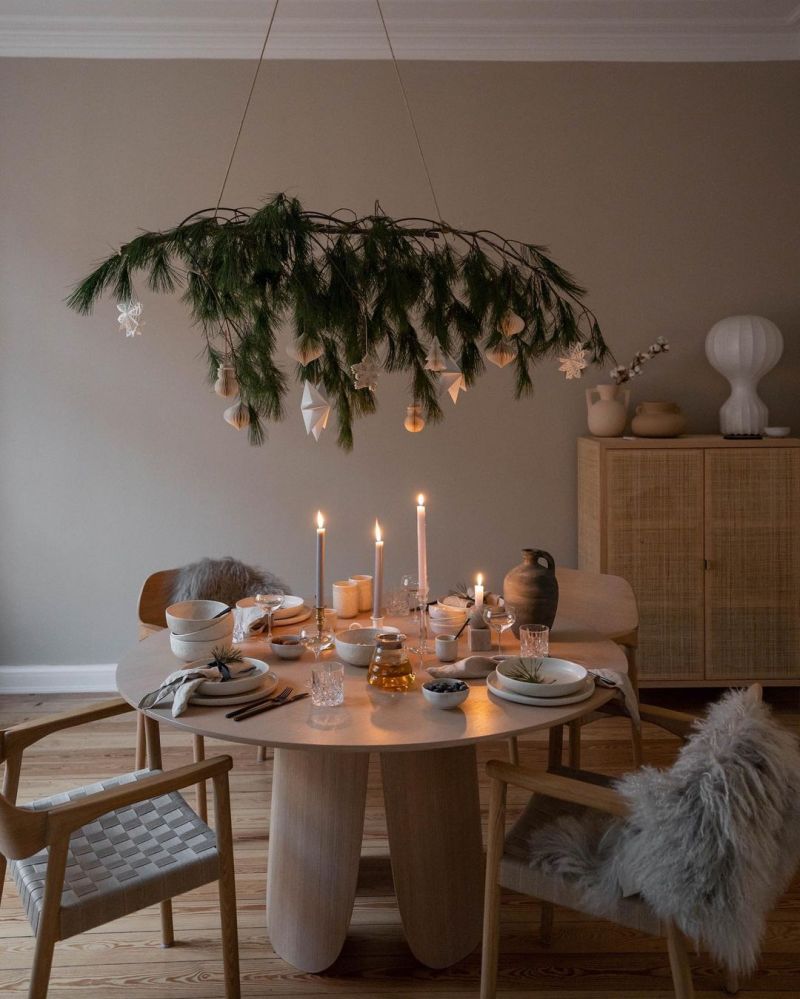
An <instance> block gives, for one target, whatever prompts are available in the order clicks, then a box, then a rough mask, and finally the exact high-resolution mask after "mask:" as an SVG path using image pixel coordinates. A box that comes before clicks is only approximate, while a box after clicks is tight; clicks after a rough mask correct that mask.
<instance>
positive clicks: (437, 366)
mask: <svg viewBox="0 0 800 999" xmlns="http://www.w3.org/2000/svg"><path fill="white" fill-rule="evenodd" d="M446 368H447V358H446V357H445V353H444V351H443V350H442V345H441V344H440V343H439V338H438V337H434V338H433V340H432V342H431V347H430V350H429V351H428V356H427V357H426V358H425V370H426V371H444V370H445V369H446Z"/></svg>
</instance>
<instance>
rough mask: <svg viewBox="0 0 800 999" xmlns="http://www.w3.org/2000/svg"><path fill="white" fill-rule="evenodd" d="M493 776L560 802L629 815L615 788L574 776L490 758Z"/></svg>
mask: <svg viewBox="0 0 800 999" xmlns="http://www.w3.org/2000/svg"><path fill="white" fill-rule="evenodd" d="M486 770H487V773H488V774H489V776H490V777H492V778H494V779H495V780H499V781H501V782H502V783H504V784H513V785H514V786H515V787H522V788H524V789H525V790H526V791H531V792H532V793H535V794H546V795H548V796H549V797H551V798H558V800H559V801H569V802H572V804H575V805H585V806H586V807H587V808H595V809H597V810H598V811H601V812H607V813H608V814H609V815H620V816H622V815H627V814H628V811H629V809H628V804H627V802H626V801H625V799H624V798H623V797H622V796H621V795H620V794H619V793H618V792H617V791H615V790H614V788H613V787H600V786H599V785H597V784H588V783H585V782H584V781H581V780H575V778H573V777H562V776H560V775H558V774H551V773H542V772H541V771H539V770H531V769H530V768H529V767H519V766H515V765H514V764H513V763H506V762H505V761H504V760H490V761H489V762H488V763H487V764H486Z"/></svg>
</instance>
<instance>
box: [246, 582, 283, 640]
mask: <svg viewBox="0 0 800 999" xmlns="http://www.w3.org/2000/svg"><path fill="white" fill-rule="evenodd" d="M254 599H255V602H256V606H258V607H261V608H262V609H263V610H265V611H266V612H267V620H268V622H269V630H268V631H267V635H266V641H267V642H271V641H272V615H273V614H274V613H275V611H276V610H277V609H278V608H279V607H282V606H283V602H284V600H285V599H286V596H285V594H283V593H281V592H280V590H265V591H264V592H263V593H256V595H255V597H254Z"/></svg>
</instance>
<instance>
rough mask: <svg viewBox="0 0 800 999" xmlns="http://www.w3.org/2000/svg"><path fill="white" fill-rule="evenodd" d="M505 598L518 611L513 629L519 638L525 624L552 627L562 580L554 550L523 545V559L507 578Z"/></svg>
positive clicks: (504, 584)
mask: <svg viewBox="0 0 800 999" xmlns="http://www.w3.org/2000/svg"><path fill="white" fill-rule="evenodd" d="M503 599H504V600H505V602H506V605H507V606H508V607H511V608H512V610H513V611H514V613H515V614H516V617H517V619H516V621H515V622H514V626H513V631H514V634H515V635H516V636H517V638H519V629H520V625H523V624H546V625H547V627H548V628H552V627H553V621H555V619H556V611H557V610H558V580H557V579H556V562H555V559H554V558H553V556H552V555H551V554H550V552H545V551H542V550H541V549H539V548H523V549H522V562H521V563H520V564H519V565H517V566H514V568H513V569H512V570H511V571H510V572H509V573H508V574H507V575H506V578H505V579H504V580H503Z"/></svg>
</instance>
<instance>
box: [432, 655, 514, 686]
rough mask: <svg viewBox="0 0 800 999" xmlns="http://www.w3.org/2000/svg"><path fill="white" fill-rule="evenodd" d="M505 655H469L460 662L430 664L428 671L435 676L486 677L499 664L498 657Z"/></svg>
mask: <svg viewBox="0 0 800 999" xmlns="http://www.w3.org/2000/svg"><path fill="white" fill-rule="evenodd" d="M505 658H506V657H505V656H497V657H496V658H495V659H492V658H491V657H490V656H467V658H466V659H459V660H458V662H455V663H448V664H447V665H446V666H429V667H428V672H429V673H430V675H431V676H435V677H456V678H457V679H459V680H463V679H470V678H471V679H473V680H477V679H485V678H486V677H487V676H488V675H489V674H490V673H491V672H492V671H493V670H494V668H495V666H496V665H497V661H498V659H505Z"/></svg>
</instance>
